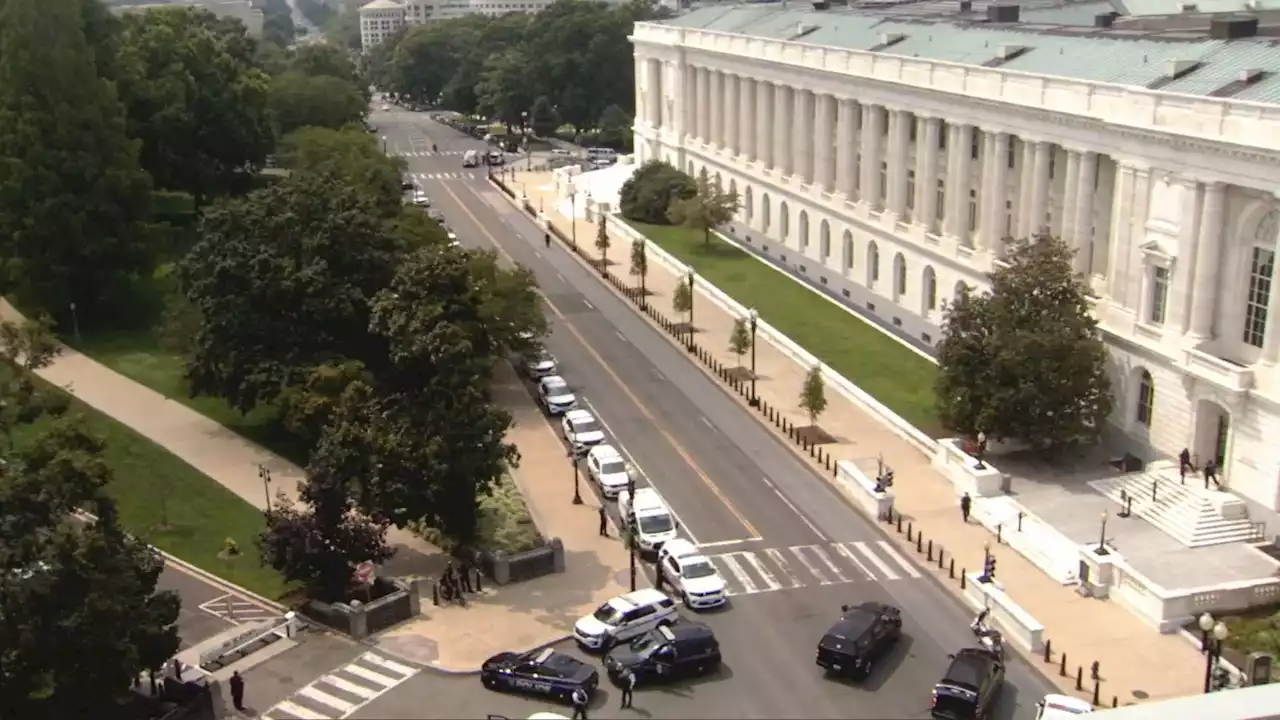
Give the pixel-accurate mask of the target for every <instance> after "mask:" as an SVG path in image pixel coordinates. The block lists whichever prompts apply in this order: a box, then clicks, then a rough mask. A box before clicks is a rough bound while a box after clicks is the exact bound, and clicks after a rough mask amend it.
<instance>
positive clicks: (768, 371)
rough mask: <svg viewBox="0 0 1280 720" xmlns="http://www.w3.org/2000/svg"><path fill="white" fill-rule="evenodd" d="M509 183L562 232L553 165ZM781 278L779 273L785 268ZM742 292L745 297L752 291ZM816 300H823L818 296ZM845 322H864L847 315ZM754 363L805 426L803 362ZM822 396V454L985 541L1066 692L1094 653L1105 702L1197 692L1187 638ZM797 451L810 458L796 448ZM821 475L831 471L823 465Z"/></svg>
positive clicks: (838, 401)
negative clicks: (885, 475)
mask: <svg viewBox="0 0 1280 720" xmlns="http://www.w3.org/2000/svg"><path fill="white" fill-rule="evenodd" d="M512 187H513V188H514V189H515V191H516V194H517V196H519V195H520V193H521V192H522V191H523V192H525V193H527V195H528V201H529V203H530V204H531V205H532V206H533V207H534V208H538V207H540V206H541V207H543V208H544V209H545V211H546V214H547V216H548V217H549V218H550V220H551V221H552V222H553V224H555V225H556V226H557V227H559V228H560V229H561V230H562V231H564V232H565V233H566V234H569V233H570V227H571V225H570V221H569V219H568V218H565V217H563V216H561V215H559V214H558V213H557V212H556V203H555V201H554V194H553V187H554V182H553V180H552V177H551V175H550V174H549V173H526V172H517V173H516V177H515V182H514V185H513V186H512ZM576 223H577V228H576V232H577V236H578V237H579V238H588V239H591V238H594V237H595V235H596V226H595V224H594V223H591V222H587V221H584V220H577V221H576ZM613 238H614V245H613V247H612V248H611V249H610V250H609V259H610V261H611V267H610V271H611V272H612V273H613V274H614V275H616V276H617V277H618V278H620V279H622V280H623V281H624V282H629V283H631V284H633V285H638V282H637V280H636V278H635V277H634V276H632V275H631V274H630V270H631V268H630V247H629V243H628V242H627V241H626V240H625V239H623V238H620V237H619V236H617V235H616V234H615V235H614V236H613ZM778 281H779V282H783V281H784V278H783V276H782V275H781V274H779V276H778ZM675 284H676V278H675V277H674V275H673V274H672V273H671V272H670V271H669V270H668V269H667V268H665V267H664V266H662V265H660V264H659V263H656V262H652V261H651V262H650V263H649V271H648V275H647V278H646V287H647V289H648V290H649V291H650V292H651V293H652V294H651V296H650V298H649V302H650V303H651V304H652V305H653V307H654V308H655V309H657V310H658V311H659V312H661V313H663V314H664V315H666V316H667V317H668V318H671V319H672V320H680V319H682V318H680V317H679V315H678V314H677V313H675V312H674V310H673V309H672V307H671V302H672V291H673V288H674V287H675ZM695 287H696V285H695ZM738 300H740V301H742V302H743V303H744V304H746V305H751V302H750V298H738ZM814 302H826V301H825V300H822V299H820V298H819V297H818V296H816V295H815V297H814ZM694 307H695V310H694V317H695V323H696V325H697V328H698V332H697V337H696V340H697V342H698V344H699V345H701V346H702V347H703V348H705V349H706V350H708V351H710V352H712V353H713V354H714V355H715V357H716V358H717V359H718V360H719V361H720V362H721V363H723V364H725V365H728V366H731V367H732V366H735V365H737V364H738V362H739V361H738V358H737V357H736V356H734V355H733V354H732V353H730V352H729V350H728V347H729V337H730V333H731V330H732V328H733V322H734V318H731V317H729V315H728V314H727V313H726V312H725V311H724V310H722V309H721V308H720V307H719V306H717V305H715V304H714V303H712V302H711V301H710V300H709V299H707V297H706V295H704V294H702V293H698V294H697V296H696V298H695V301H694ZM849 322H851V323H853V322H860V321H859V320H858V319H856V318H855V317H853V316H850V318H849ZM761 339H763V337H761ZM672 342H675V341H674V340H672ZM756 369H757V373H758V379H757V385H756V388H757V394H758V395H759V396H760V397H761V398H762V399H763V400H764V401H765V402H767V403H768V404H769V405H770V406H772V407H775V408H778V409H780V410H782V411H783V413H784V414H785V415H786V417H787V419H788V420H789V421H790V422H792V423H794V424H797V425H801V426H804V425H807V424H808V418H807V415H806V413H804V412H803V411H802V410H800V408H799V399H800V390H801V387H802V386H803V382H804V374H805V372H806V370H807V369H808V368H803V367H800V366H799V365H798V364H797V363H796V362H794V361H792V360H791V359H790V358H788V357H787V356H785V355H784V354H783V353H782V352H780V351H779V350H778V349H777V348H775V347H774V346H772V345H771V344H769V343H768V342H760V343H759V345H758V347H757V348H756ZM827 400H828V407H827V410H826V412H824V413H823V414H822V416H821V418H820V420H819V424H820V425H821V426H822V427H823V428H824V429H826V430H827V431H828V432H829V433H831V434H832V435H833V436H835V438H836V439H837V442H836V443H835V444H832V445H827V446H824V452H829V453H830V454H831V455H832V456H833V457H834V459H836V460H856V459H862V458H874V457H876V456H878V455H879V456H882V457H883V458H884V460H885V462H886V463H888V464H889V465H890V466H892V467H893V469H894V470H895V472H896V475H897V484H896V485H895V486H894V490H895V492H896V493H897V500H896V503H895V507H896V509H898V510H899V511H900V512H902V513H903V514H904V515H905V516H906V517H907V518H908V519H909V521H911V522H912V523H913V524H914V525H915V527H916V528H919V529H921V530H922V531H923V532H924V535H925V537H926V539H929V540H933V541H934V543H935V545H936V544H939V543H940V544H941V545H943V546H944V547H946V549H947V552H948V555H954V556H955V557H956V558H958V560H957V565H958V566H966V567H968V568H969V569H970V570H977V569H978V568H980V567H981V564H982V558H983V548H984V546H985V545H987V544H991V545H993V550H992V552H993V553H994V554H995V555H996V557H997V558H998V564H999V578H1000V582H1001V583H1002V584H1003V585H1004V586H1005V589H1006V591H1007V592H1008V593H1009V594H1010V595H1011V596H1012V597H1013V598H1014V599H1015V600H1016V601H1017V602H1018V603H1019V604H1021V605H1022V606H1023V607H1024V608H1025V609H1026V610H1027V612H1029V613H1030V614H1031V615H1032V616H1033V617H1035V618H1036V619H1037V620H1038V621H1040V622H1041V623H1042V624H1043V625H1044V626H1045V628H1046V633H1045V637H1047V638H1049V639H1050V640H1051V641H1052V646H1053V651H1054V653H1053V657H1052V659H1051V663H1050V664H1046V663H1045V662H1044V660H1043V658H1039V659H1033V660H1032V662H1033V663H1034V664H1035V665H1036V666H1038V667H1041V668H1042V669H1044V670H1045V672H1046V674H1048V675H1050V676H1052V677H1053V678H1055V680H1056V681H1057V682H1058V684H1059V685H1060V686H1061V687H1062V688H1063V690H1065V691H1068V692H1071V693H1073V694H1076V695H1081V696H1084V697H1088V696H1091V694H1092V684H1091V682H1090V681H1089V679H1088V674H1089V666H1090V664H1091V663H1092V662H1094V661H1095V660H1096V661H1098V662H1099V663H1100V670H1101V676H1102V679H1103V682H1102V691H1101V693H1100V694H1101V697H1102V702H1103V704H1105V705H1108V706H1109V705H1110V704H1111V698H1112V697H1113V696H1114V697H1116V698H1117V699H1118V701H1119V703H1120V704H1121V705H1125V704H1131V703H1134V702H1137V701H1140V700H1146V699H1154V698H1168V697H1175V696H1182V695H1188V694H1195V693H1198V692H1200V691H1201V685H1202V683H1203V671H1204V661H1203V659H1202V658H1201V656H1200V655H1199V653H1198V652H1196V650H1195V649H1194V648H1192V647H1191V646H1190V645H1189V644H1187V643H1186V642H1185V641H1183V640H1182V639H1180V638H1178V637H1176V636H1170V635H1160V634H1158V633H1157V632H1156V631H1155V630H1153V629H1151V628H1148V627H1147V626H1146V625H1143V624H1142V623H1141V622H1140V621H1139V620H1138V619H1137V618H1135V617H1134V616H1133V615H1131V614H1130V613H1129V612H1128V611H1126V610H1124V609H1123V608H1121V607H1120V606H1119V605H1116V604H1114V603H1109V602H1106V601H1099V600H1092V599H1087V598H1082V597H1080V596H1079V595H1077V594H1076V593H1075V592H1074V591H1073V590H1072V589H1070V588H1064V587H1062V586H1061V585H1060V584H1058V583H1057V582H1055V581H1053V580H1051V579H1050V578H1049V577H1047V576H1046V575H1044V573H1043V572H1042V571H1041V570H1040V569H1039V568H1037V567H1035V566H1034V565H1032V564H1031V563H1030V562H1028V561H1027V560H1025V559H1024V558H1023V557H1022V556H1020V555H1018V554H1017V553H1016V552H1014V551H1013V550H1011V549H1010V548H1008V547H1005V546H1003V545H1001V546H996V545H995V544H994V542H993V538H992V536H991V535H990V533H988V532H986V531H985V530H984V529H983V528H981V527H980V526H978V525H977V524H976V523H975V524H966V523H964V522H963V521H962V519H961V517H960V511H959V507H958V499H957V497H956V492H955V490H954V488H953V487H952V485H951V483H950V482H949V481H947V480H946V479H944V478H943V477H942V476H941V475H939V474H938V473H937V472H936V471H934V469H933V468H932V467H931V465H930V459H929V458H928V457H926V456H924V455H923V454H921V453H920V452H919V451H917V450H916V449H915V448H914V447H913V446H912V445H910V444H909V443H907V442H906V441H904V440H902V439H900V438H899V437H898V436H896V435H894V434H893V432H891V431H890V430H889V429H888V428H887V427H885V426H884V425H883V424H882V423H881V422H880V421H878V420H877V419H876V418H874V417H872V416H871V415H869V414H868V413H867V412H866V411H864V410H863V409H862V408H861V407H859V406H856V405H855V404H853V403H852V402H851V401H849V400H847V399H846V398H845V397H844V396H843V395H840V394H839V393H837V392H835V391H834V390H829V391H828V393H827ZM744 406H745V402H744ZM796 452H797V454H798V455H801V456H802V457H805V458H808V455H807V454H801V453H800V452H799V449H798V448H797V449H796ZM821 474H822V475H823V476H824V477H830V476H829V474H828V473H825V472H823V473H821ZM891 535H893V537H895V539H896V540H897V541H898V542H899V543H900V544H901V545H902V546H903V549H904V550H910V551H912V552H914V543H911V545H910V547H909V548H908V547H907V543H906V540H905V536H898V535H896V534H893V533H891ZM934 572H937V570H936V569H935V570H934ZM941 575H942V578H943V580H944V584H945V585H946V586H947V587H948V588H949V589H950V590H951V591H952V592H954V593H956V594H959V586H958V585H957V584H956V583H955V582H954V581H949V580H947V579H946V573H945V572H942V573H941ZM1063 653H1065V654H1066V655H1067V664H1068V668H1067V672H1068V676H1069V677H1066V678H1063V677H1059V675H1058V672H1057V667H1058V665H1059V662H1060V660H1061V656H1062V654H1063ZM1077 667H1083V668H1084V669H1085V670H1084V672H1085V676H1086V679H1085V687H1086V692H1076V690H1075V674H1076V668H1077Z"/></svg>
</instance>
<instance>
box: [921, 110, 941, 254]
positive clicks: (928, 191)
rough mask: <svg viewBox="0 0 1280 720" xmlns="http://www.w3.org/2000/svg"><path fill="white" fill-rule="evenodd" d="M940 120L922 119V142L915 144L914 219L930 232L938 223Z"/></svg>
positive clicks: (932, 118) (934, 118) (933, 118)
mask: <svg viewBox="0 0 1280 720" xmlns="http://www.w3.org/2000/svg"><path fill="white" fill-rule="evenodd" d="M941 136H942V121H941V120H939V119H938V118H936V117H931V118H925V119H924V134H923V144H917V145H916V168H917V169H916V212H915V221H916V222H917V223H920V224H921V225H923V226H924V230H925V232H928V233H932V232H933V231H934V230H935V229H936V226H937V224H938V155H939V154H940V152H939V150H938V142H939V139H940V138H941Z"/></svg>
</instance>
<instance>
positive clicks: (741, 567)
mask: <svg viewBox="0 0 1280 720" xmlns="http://www.w3.org/2000/svg"><path fill="white" fill-rule="evenodd" d="M707 557H708V558H709V559H710V560H711V562H712V564H714V565H715V566H716V568H717V569H719V570H720V575H721V577H723V578H724V581H725V585H726V586H727V588H728V594H729V595H756V594H759V593H767V592H775V591H778V590H793V589H796V588H803V587H806V582H807V583H808V584H810V585H819V586H822V585H843V584H848V583H855V582H880V581H887V580H904V579H909V578H919V577H921V574H920V571H919V570H917V569H916V567H915V565H914V564H913V563H912V562H911V561H910V560H908V559H907V558H904V557H903V556H902V555H901V554H899V553H898V551H897V550H895V549H894V548H893V546H892V545H890V544H889V543H887V542H884V541H877V542H843V543H830V544H829V545H793V546H791V547H786V548H764V549H762V550H759V551H746V550H740V551H737V552H727V553H720V554H717V555H708V556H707Z"/></svg>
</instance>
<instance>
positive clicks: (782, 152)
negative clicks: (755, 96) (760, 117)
mask: <svg viewBox="0 0 1280 720" xmlns="http://www.w3.org/2000/svg"><path fill="white" fill-rule="evenodd" d="M792 92H793V91H792V90H791V88H789V87H787V86H785V85H774V86H773V167H774V169H775V170H777V172H778V175H780V176H786V175H790V174H791V169H792V168H793V167H795V158H794V157H793V156H792V155H791V118H790V117H788V115H789V113H790V111H791V94H792Z"/></svg>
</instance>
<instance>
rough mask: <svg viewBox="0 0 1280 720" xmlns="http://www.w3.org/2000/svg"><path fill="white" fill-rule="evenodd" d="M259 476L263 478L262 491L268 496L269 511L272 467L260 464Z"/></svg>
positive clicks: (268, 506) (268, 509)
mask: <svg viewBox="0 0 1280 720" xmlns="http://www.w3.org/2000/svg"><path fill="white" fill-rule="evenodd" d="M258 478H259V479H260V480H262V492H263V493H264V494H266V496H267V512H271V468H269V467H267V466H266V465H261V464H260V465H258Z"/></svg>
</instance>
